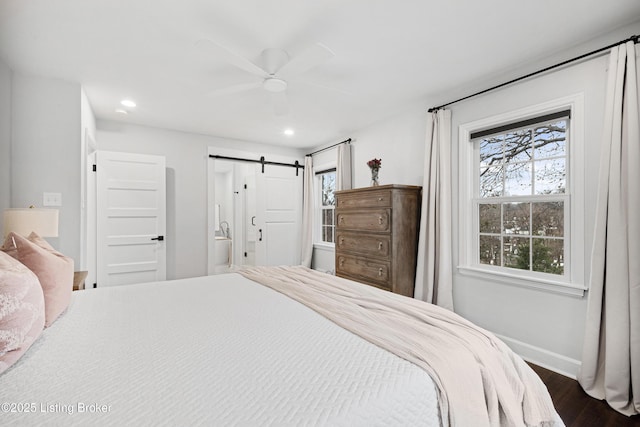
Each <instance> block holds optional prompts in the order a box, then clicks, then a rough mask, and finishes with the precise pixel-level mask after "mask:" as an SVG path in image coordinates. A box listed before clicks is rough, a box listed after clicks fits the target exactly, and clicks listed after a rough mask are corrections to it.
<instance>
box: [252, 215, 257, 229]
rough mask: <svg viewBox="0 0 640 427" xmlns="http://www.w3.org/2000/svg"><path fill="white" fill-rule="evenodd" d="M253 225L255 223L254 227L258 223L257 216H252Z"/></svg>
mask: <svg viewBox="0 0 640 427" xmlns="http://www.w3.org/2000/svg"><path fill="white" fill-rule="evenodd" d="M251 225H253V226H254V227H255V225H256V217H255V216H252V217H251Z"/></svg>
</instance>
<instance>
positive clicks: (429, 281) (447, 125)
mask: <svg viewBox="0 0 640 427" xmlns="http://www.w3.org/2000/svg"><path fill="white" fill-rule="evenodd" d="M451 197H452V194H451V111H450V110H438V111H436V112H433V113H429V115H428V116H427V137H426V146H425V162H424V184H423V186H422V211H421V214H420V216H421V217H420V235H419V240H418V264H417V268H416V284H415V297H416V298H418V299H421V300H423V301H427V302H430V303H433V304H437V305H439V306H442V307H444V308H448V309H449V310H453V292H452V287H451V282H452V276H453V266H452V262H453V261H452V258H451Z"/></svg>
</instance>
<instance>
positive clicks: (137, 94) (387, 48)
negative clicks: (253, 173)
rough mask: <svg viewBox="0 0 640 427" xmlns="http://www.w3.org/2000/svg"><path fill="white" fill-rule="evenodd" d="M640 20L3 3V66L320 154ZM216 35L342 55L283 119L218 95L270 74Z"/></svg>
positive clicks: (254, 94)
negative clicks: (381, 123)
mask: <svg viewBox="0 0 640 427" xmlns="http://www.w3.org/2000/svg"><path fill="white" fill-rule="evenodd" d="M638 19H640V1H638V0H614V1H612V2H606V1H602V0H563V1H557V0H537V1H513V0H483V1H478V0H445V1H439V2H435V1H425V0H396V1H391V0H315V1H314V0H277V1H271V0H225V1H222V0H213V1H212V0H90V1H88V0H1V1H0V58H2V59H3V60H4V61H5V62H6V63H7V64H8V65H9V66H10V67H11V68H13V69H14V70H18V71H21V72H25V73H29V74H35V75H41V76H49V77H55V78H60V79H64V80H68V81H75V82H79V83H80V84H81V85H82V86H83V87H84V89H85V91H86V94H87V96H88V97H89V100H90V102H91V105H92V108H93V110H94V113H95V115H96V117H97V118H98V119H105V120H116V121H124V122H130V123H137V124H143V125H148V126H155V127H161V128H168V129H175V130H181V131H188V132H194V133H201V134H207V135H215V136H221V137H229V138H237V139H242V140H249V141H258V142H266V143H271V144H280V145H286V146H291V147H298V148H308V147H312V146H317V145H320V144H322V143H325V142H331V141H333V142H337V141H338V140H336V139H337V138H342V137H345V136H349V134H350V133H351V132H354V131H356V130H358V129H361V128H363V127H365V126H367V125H369V124H371V123H373V122H375V121H378V120H381V119H383V118H385V117H387V116H389V115H393V114H396V113H397V112H399V111H401V110H402V109H403V108H407V106H408V105H415V104H416V103H423V104H424V105H425V106H432V105H433V104H432V103H434V102H437V103H441V102H445V101H449V100H451V99H452V96H454V95H455V96H460V95H463V94H464V93H461V91H462V89H464V90H465V91H468V90H470V89H471V88H474V89H480V88H482V87H478V86H481V84H482V83H486V82H488V81H491V78H492V76H496V75H497V74H504V73H505V71H508V70H514V69H516V68H521V67H522V64H527V63H533V62H535V61H539V60H540V59H541V58H544V57H547V56H549V55H551V54H553V53H557V52H559V51H562V50H564V49H566V48H569V47H572V46H576V45H579V44H581V43H582V42H584V41H585V40H589V39H592V38H593V37H595V36H597V35H599V34H602V33H605V32H608V31H611V30H613V29H615V28H618V27H621V26H623V25H626V24H629V23H631V22H635V21H637V20H638ZM629 35H631V34H629ZM204 38H206V39H210V40H213V41H215V42H216V43H219V44H221V45H223V46H226V47H227V48H228V49H230V50H232V51H234V52H236V53H237V54H239V55H241V56H243V57H246V58H248V59H250V60H251V61H253V62H255V63H259V61H260V54H261V52H262V50H263V49H265V48H273V47H275V48H282V49H285V50H286V51H287V52H288V53H289V54H290V56H292V57H295V56H296V55H298V54H299V53H301V52H303V51H304V50H305V48H307V47H309V46H311V45H312V44H314V43H317V42H320V43H322V44H324V45H326V46H327V47H329V48H330V49H331V50H332V51H333V52H334V53H335V57H334V58H333V59H331V60H330V61H328V62H327V63H325V64H323V65H321V66H319V67H317V68H314V69H312V70H310V71H308V72H306V73H304V74H302V75H300V76H298V77H297V78H295V79H291V80H289V81H288V83H289V87H288V90H287V95H288V99H289V105H290V113H289V114H288V115H286V116H277V115H276V114H275V113H274V112H273V108H272V105H271V104H270V102H269V98H268V97H267V93H266V92H265V91H264V90H262V89H261V88H258V89H253V90H251V91H247V92H243V93H233V94H228V95H219V96H211V95H207V93H208V92H211V91H214V90H216V89H220V88H224V87H227V86H230V85H234V84H239V83H250V82H255V81H257V80H256V79H257V77H256V76H254V75H251V74H249V73H247V72H245V71H243V70H240V69H238V68H236V67H234V66H232V65H230V64H229V63H228V62H225V61H223V60H222V59H221V58H220V57H216V56H215V55H212V54H210V53H207V52H203V51H202V50H200V49H198V48H197V47H196V46H195V43H196V42H197V41H198V40H200V39H204ZM258 81H259V79H258ZM474 85H475V86H474ZM329 88H331V89H329ZM465 93H466V92H465ZM125 97H128V98H132V99H134V100H135V101H136V102H137V104H138V106H137V107H136V108H135V109H134V110H133V111H132V112H131V113H130V114H128V115H126V116H125V115H122V114H118V113H115V109H116V108H118V107H119V102H120V100H121V99H122V98H125ZM427 103H431V105H427ZM286 127H291V128H293V129H295V131H296V134H295V135H294V136H293V137H286V136H284V135H283V133H282V132H283V129H284V128H286Z"/></svg>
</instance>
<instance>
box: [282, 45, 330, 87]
mask: <svg viewBox="0 0 640 427" xmlns="http://www.w3.org/2000/svg"><path fill="white" fill-rule="evenodd" d="M334 56H335V54H334V53H333V52H332V51H331V49H329V48H328V47H326V46H325V45H323V44H322V43H316V44H314V45H313V46H311V47H310V48H309V49H307V50H305V51H303V52H302V53H301V54H299V55H297V56H294V57H293V58H292V59H291V61H289V62H287V63H286V64H284V65H283V66H282V68H280V69H279V70H278V72H277V73H276V74H277V75H278V77H280V78H282V79H287V78H291V77H294V76H297V75H298V74H302V73H304V72H305V71H308V70H310V69H312V68H315V67H317V66H318V65H320V64H323V63H325V62H327V61H328V60H330V59H331V58H333V57H334Z"/></svg>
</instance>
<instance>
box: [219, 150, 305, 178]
mask: <svg viewBox="0 0 640 427" xmlns="http://www.w3.org/2000/svg"><path fill="white" fill-rule="evenodd" d="M209 157H210V158H212V159H220V160H235V161H238V162H248V163H260V164H262V173H264V165H276V166H288V167H291V168H296V176H298V169H304V165H301V164H300V162H298V161H297V160H296V161H295V163H280V162H269V161H266V160H265V159H264V156H261V157H260V160H255V159H244V158H242V157H228V156H219V155H217V154H209Z"/></svg>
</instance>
